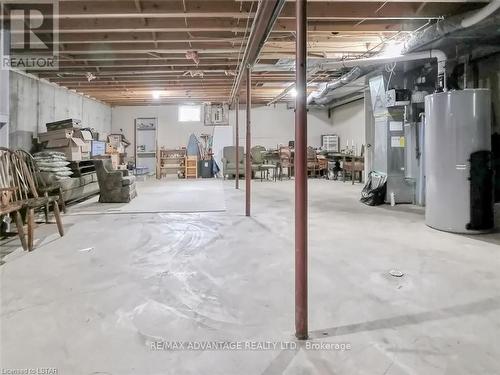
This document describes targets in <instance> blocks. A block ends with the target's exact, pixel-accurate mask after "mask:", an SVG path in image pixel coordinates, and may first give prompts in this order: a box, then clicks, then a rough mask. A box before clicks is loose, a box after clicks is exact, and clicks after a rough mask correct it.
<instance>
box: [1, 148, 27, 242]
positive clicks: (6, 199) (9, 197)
mask: <svg viewBox="0 0 500 375" xmlns="http://www.w3.org/2000/svg"><path fill="white" fill-rule="evenodd" d="M12 156H13V155H12V152H11V150H9V149H7V148H4V147H0V217H3V216H6V215H14V217H15V221H16V227H17V233H18V235H19V239H20V240H21V245H22V247H23V249H24V250H27V249H28V244H27V242H26V236H25V234H24V227H23V219H22V216H21V209H22V208H23V205H22V203H21V202H20V201H16V200H14V198H15V192H16V187H15V181H16V178H15V176H16V173H15V170H14V163H13V161H12Z"/></svg>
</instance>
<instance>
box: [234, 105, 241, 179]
mask: <svg viewBox="0 0 500 375" xmlns="http://www.w3.org/2000/svg"><path fill="white" fill-rule="evenodd" d="M235 137H236V142H235V144H236V178H235V179H234V180H235V181H234V187H235V188H236V189H239V188H240V97H239V96H238V97H237V98H236V129H235Z"/></svg>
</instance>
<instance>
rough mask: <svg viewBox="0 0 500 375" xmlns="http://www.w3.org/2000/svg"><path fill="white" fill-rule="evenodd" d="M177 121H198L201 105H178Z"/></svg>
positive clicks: (199, 119)
mask: <svg viewBox="0 0 500 375" xmlns="http://www.w3.org/2000/svg"><path fill="white" fill-rule="evenodd" d="M178 119H179V122H200V121H201V106H199V105H180V106H179V117H178Z"/></svg>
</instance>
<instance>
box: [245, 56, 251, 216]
mask: <svg viewBox="0 0 500 375" xmlns="http://www.w3.org/2000/svg"><path fill="white" fill-rule="evenodd" d="M246 69H247V135H246V150H245V151H246V157H245V215H246V216H250V183H251V179H252V162H251V160H250V148H251V147H252V142H251V139H250V111H251V109H252V70H251V68H250V67H249V66H247V68H246Z"/></svg>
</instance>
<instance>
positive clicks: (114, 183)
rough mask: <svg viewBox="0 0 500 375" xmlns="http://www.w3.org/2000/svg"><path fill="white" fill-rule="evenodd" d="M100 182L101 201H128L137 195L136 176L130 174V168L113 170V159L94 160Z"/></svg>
mask: <svg viewBox="0 0 500 375" xmlns="http://www.w3.org/2000/svg"><path fill="white" fill-rule="evenodd" d="M94 165H95V169H96V172H97V181H98V182H99V189H100V195H99V202H101V203H128V202H130V201H131V200H132V199H134V198H135V197H136V196H137V191H136V189H135V176H129V171H128V170H113V167H112V164H111V160H109V159H97V160H94Z"/></svg>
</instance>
